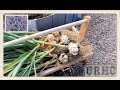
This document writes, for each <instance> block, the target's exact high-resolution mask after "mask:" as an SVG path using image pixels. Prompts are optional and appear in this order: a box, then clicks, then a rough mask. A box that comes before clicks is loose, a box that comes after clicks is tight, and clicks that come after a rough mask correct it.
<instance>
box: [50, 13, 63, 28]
mask: <svg viewBox="0 0 120 90" xmlns="http://www.w3.org/2000/svg"><path fill="white" fill-rule="evenodd" d="M52 22H53V27H57V26H60V25H64V24H65V14H54V15H53V21H52Z"/></svg>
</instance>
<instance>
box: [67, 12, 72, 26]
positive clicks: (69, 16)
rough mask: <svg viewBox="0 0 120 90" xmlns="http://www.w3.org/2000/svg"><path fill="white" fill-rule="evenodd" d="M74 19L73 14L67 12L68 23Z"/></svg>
mask: <svg viewBox="0 0 120 90" xmlns="http://www.w3.org/2000/svg"><path fill="white" fill-rule="evenodd" d="M72 21H73V14H66V24H67V23H71V22H72Z"/></svg>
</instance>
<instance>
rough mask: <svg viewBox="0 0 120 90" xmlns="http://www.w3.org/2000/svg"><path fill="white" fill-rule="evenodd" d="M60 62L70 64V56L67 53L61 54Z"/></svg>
mask: <svg viewBox="0 0 120 90" xmlns="http://www.w3.org/2000/svg"><path fill="white" fill-rule="evenodd" d="M59 60H60V61H61V62H62V63H67V62H68V56H67V55H66V54H65V53H61V55H60V57H59Z"/></svg>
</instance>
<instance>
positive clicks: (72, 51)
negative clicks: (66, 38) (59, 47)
mask: <svg viewBox="0 0 120 90" xmlns="http://www.w3.org/2000/svg"><path fill="white" fill-rule="evenodd" d="M68 50H69V53H70V54H71V55H78V53H79V48H78V45H77V44H76V43H73V42H71V43H69V45H68Z"/></svg>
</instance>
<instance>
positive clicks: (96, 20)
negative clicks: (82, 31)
mask: <svg viewBox="0 0 120 90" xmlns="http://www.w3.org/2000/svg"><path fill="white" fill-rule="evenodd" d="M89 15H90V16H91V18H92V20H91V25H90V28H89V31H88V34H87V37H86V38H87V39H88V40H89V41H90V43H91V44H92V45H93V48H94V55H93V57H92V58H91V59H90V60H89V61H88V62H87V64H94V65H100V64H116V60H117V48H116V45H117V33H116V30H117V15H116V14H89Z"/></svg>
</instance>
